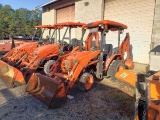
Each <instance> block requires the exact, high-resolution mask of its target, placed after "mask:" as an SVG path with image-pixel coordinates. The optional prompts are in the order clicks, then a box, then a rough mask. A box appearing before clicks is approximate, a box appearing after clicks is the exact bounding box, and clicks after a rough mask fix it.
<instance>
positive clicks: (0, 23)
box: [0, 4, 41, 38]
mask: <svg viewBox="0 0 160 120" xmlns="http://www.w3.org/2000/svg"><path fill="white" fill-rule="evenodd" d="M0 16H1V17H0V38H1V37H2V36H4V35H14V36H15V35H33V34H34V26H36V25H40V24H41V12H40V11H38V12H37V11H35V10H27V9H25V8H20V9H17V10H14V9H12V8H11V6H9V5H5V6H2V5H1V4H0Z"/></svg>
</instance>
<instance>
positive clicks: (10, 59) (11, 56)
mask: <svg viewBox="0 0 160 120" xmlns="http://www.w3.org/2000/svg"><path fill="white" fill-rule="evenodd" d="M35 28H36V31H35V34H34V36H35V35H36V32H37V29H42V32H41V35H40V38H39V42H38V41H37V42H27V43H25V44H23V45H20V46H17V47H15V48H13V49H12V50H10V51H9V52H8V53H7V54H5V55H4V56H3V57H2V58H1V60H3V61H4V62H6V63H8V64H10V65H16V64H19V63H20V62H21V61H22V60H23V58H24V57H26V56H27V55H29V54H30V53H32V52H33V51H34V50H35V49H36V48H37V47H38V46H40V45H41V44H42V43H43V41H42V35H43V33H44V31H45V30H46V29H47V30H49V36H51V35H50V34H51V30H52V29H54V32H53V35H54V33H55V31H56V30H57V28H56V27H55V26H53V25H52V26H51V25H40V26H35ZM53 35H52V36H53ZM33 38H34V37H33ZM49 39H50V41H49V42H50V43H51V42H52V41H51V40H52V38H49Z"/></svg>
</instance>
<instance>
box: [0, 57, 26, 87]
mask: <svg viewBox="0 0 160 120" xmlns="http://www.w3.org/2000/svg"><path fill="white" fill-rule="evenodd" d="M0 78H2V80H3V81H4V82H5V83H6V84H7V86H8V87H10V88H13V87H16V86H20V85H25V84H26V82H25V79H24V76H23V74H22V72H21V71H20V70H18V69H17V68H15V67H13V66H10V65H9V64H7V63H5V62H3V61H2V60H0Z"/></svg>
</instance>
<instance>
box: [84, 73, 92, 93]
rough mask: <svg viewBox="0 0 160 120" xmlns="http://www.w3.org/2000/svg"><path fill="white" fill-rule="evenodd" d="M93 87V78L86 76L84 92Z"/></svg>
mask: <svg viewBox="0 0 160 120" xmlns="http://www.w3.org/2000/svg"><path fill="white" fill-rule="evenodd" d="M92 85H93V78H92V76H88V77H87V79H86V81H85V88H86V90H89V89H90V88H91V87H92Z"/></svg>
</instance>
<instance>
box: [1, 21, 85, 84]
mask: <svg viewBox="0 0 160 120" xmlns="http://www.w3.org/2000/svg"><path fill="white" fill-rule="evenodd" d="M83 25H84V23H80V22H65V23H59V24H55V25H54V26H52V28H54V29H55V28H56V29H58V31H59V40H58V41H54V42H53V43H52V44H43V42H41V44H42V45H41V46H39V47H37V48H36V49H35V50H34V51H33V52H32V53H29V54H25V55H24V56H23V57H21V59H20V60H21V61H20V63H19V61H18V62H17V63H18V64H17V63H16V66H15V67H12V66H9V68H11V69H9V70H8V71H5V70H6V67H8V65H4V62H3V64H2V65H3V66H2V68H3V69H1V72H0V73H1V74H0V75H1V77H2V78H3V79H5V78H6V79H5V81H6V82H7V84H8V85H9V86H10V87H16V86H19V85H24V84H26V83H27V82H28V79H29V78H30V76H31V75H32V73H33V72H35V71H36V70H37V69H38V68H41V67H43V65H44V63H45V62H46V61H48V60H50V59H53V60H56V59H57V58H58V55H59V54H66V53H68V52H69V51H71V50H72V49H73V45H72V42H71V29H72V28H77V27H82V26H83ZM64 27H66V31H65V33H64V36H63V38H62V40H60V29H62V28H64ZM56 29H55V30H56ZM55 30H54V32H53V34H52V36H51V38H52V37H53V35H54V33H55V32H56V31H55ZM67 31H69V38H66V33H67ZM64 39H69V43H67V42H65V41H64ZM74 41H75V39H74ZM59 49H60V50H59ZM11 73H12V74H11Z"/></svg>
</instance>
